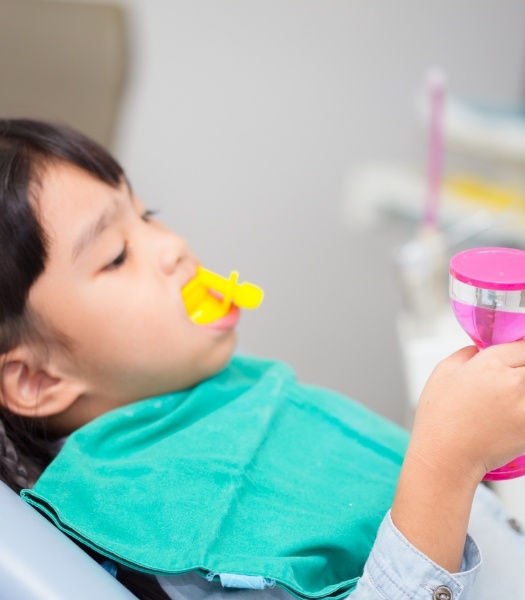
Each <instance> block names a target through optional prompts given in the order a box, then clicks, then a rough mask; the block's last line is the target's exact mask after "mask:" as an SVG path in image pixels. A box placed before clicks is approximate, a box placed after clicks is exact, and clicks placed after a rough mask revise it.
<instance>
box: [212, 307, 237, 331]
mask: <svg viewBox="0 0 525 600" xmlns="http://www.w3.org/2000/svg"><path fill="white" fill-rule="evenodd" d="M240 315H241V311H240V310H239V309H238V308H237V306H235V305H234V304H232V305H231V308H230V310H229V312H228V314H227V315H225V316H224V317H221V318H220V319H217V321H212V322H211V323H206V325H204V327H207V328H208V329H218V330H221V331H226V330H228V329H233V328H234V327H235V325H237V323H238V321H239V318H240Z"/></svg>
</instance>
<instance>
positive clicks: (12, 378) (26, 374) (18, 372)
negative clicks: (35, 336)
mask: <svg viewBox="0 0 525 600" xmlns="http://www.w3.org/2000/svg"><path fill="white" fill-rule="evenodd" d="M43 362H44V361H43V358H41V357H39V356H38V355H37V354H36V353H35V352H34V351H33V350H31V349H30V348H28V347H23V348H22V347H19V348H16V349H14V350H12V351H11V352H9V353H8V354H7V357H6V358H5V360H4V362H3V364H2V366H1V372H0V374H1V380H2V381H1V383H2V387H1V390H2V394H1V398H2V401H3V404H4V406H5V408H7V410H9V411H10V412H12V413H15V414H18V415H21V416H24V417H49V416H51V415H55V414H58V413H61V412H62V411H64V410H66V409H67V408H69V406H71V404H73V402H75V400H76V399H77V397H78V393H79V390H78V388H77V386H76V385H75V384H74V382H73V381H69V380H68V379H67V378H64V377H62V376H60V374H58V373H53V369H52V368H51V367H50V366H49V365H45V364H43Z"/></svg>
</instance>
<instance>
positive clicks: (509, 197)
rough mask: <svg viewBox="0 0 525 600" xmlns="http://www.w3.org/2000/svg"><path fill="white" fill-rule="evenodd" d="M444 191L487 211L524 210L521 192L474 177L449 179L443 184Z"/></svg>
mask: <svg viewBox="0 0 525 600" xmlns="http://www.w3.org/2000/svg"><path fill="white" fill-rule="evenodd" d="M445 190H446V191H448V192H450V193H452V194H453V195H455V196H457V197H459V198H462V199H464V200H467V201H471V202H473V203H475V204H477V205H479V206H480V207H482V208H487V209H489V210H493V211H506V210H519V211H524V210H525V196H524V194H523V192H522V191H521V190H519V189H517V188H515V187H511V186H503V185H498V184H493V183H488V182H486V181H483V180H482V179H479V178H476V177H469V176H463V177H454V178H450V179H448V180H447V181H446V183H445Z"/></svg>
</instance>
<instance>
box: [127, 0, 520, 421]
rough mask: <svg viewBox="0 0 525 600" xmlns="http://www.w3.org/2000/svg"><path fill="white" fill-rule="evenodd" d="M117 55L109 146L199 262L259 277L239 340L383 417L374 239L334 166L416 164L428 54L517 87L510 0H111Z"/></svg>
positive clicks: (384, 312)
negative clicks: (113, 132)
mask: <svg viewBox="0 0 525 600" xmlns="http://www.w3.org/2000/svg"><path fill="white" fill-rule="evenodd" d="M121 1H122V3H123V4H125V5H127V6H128V7H129V9H130V17H131V25H132V29H133V33H134V45H133V59H134V64H133V70H132V73H131V75H132V79H131V82H130V87H129V95H128V98H127V102H126V106H125V110H124V113H123V116H122V119H121V123H120V125H121V129H120V137H119V140H118V144H117V155H118V156H119V158H120V159H121V161H122V162H123V164H124V165H125V167H126V169H127V172H128V174H129V176H130V178H131V180H132V182H133V184H134V187H135V188H136V189H137V190H138V192H139V193H140V194H141V196H142V197H143V199H144V200H145V203H146V204H147V205H148V206H149V207H151V208H160V209H161V214H162V218H163V219H164V220H165V221H166V222H167V223H168V224H169V225H170V226H172V227H174V228H175V229H177V230H178V231H179V232H181V233H182V234H184V235H185V236H187V238H188V239H189V240H190V241H191V243H192V245H193V247H194V249H195V250H196V252H197V253H198V254H199V255H200V256H201V258H202V260H203V262H204V263H205V264H206V265H208V266H209V267H210V268H212V269H215V270H218V271H221V272H224V273H228V272H229V271H230V270H231V269H238V270H239V271H240V272H241V278H243V277H244V278H247V279H250V280H252V281H254V282H256V283H258V284H260V285H261V286H263V287H264V289H265V291H266V300H265V302H264V304H263V307H262V308H261V309H260V310H258V311H256V312H254V313H247V314H245V315H244V317H243V322H242V324H241V327H240V334H241V346H242V347H243V348H244V349H246V350H248V351H250V352H254V353H257V354H262V355H267V356H274V357H278V358H281V359H284V360H286V361H288V362H290V363H291V364H292V365H293V366H294V367H295V368H296V370H297V371H298V373H299V376H300V377H301V379H303V380H304V381H308V382H313V383H318V384H322V385H329V386H331V387H333V388H335V389H337V390H341V391H343V392H345V393H347V394H349V395H351V396H354V397H356V398H358V399H359V400H361V401H362V402H364V403H366V404H368V405H369V406H371V407H373V408H374V409H377V410H379V411H380V412H382V413H383V414H386V415H388V416H390V417H393V418H395V419H398V420H400V419H401V410H402V406H403V396H404V393H405V392H404V384H403V378H402V374H401V363H400V358H399V353H398V349H397V341H396V336H395V331H394V322H393V319H394V315H395V313H396V311H397V308H398V306H399V298H398V292H397V289H396V288H395V285H394V280H393V276H392V274H391V271H390V267H389V265H388V254H389V251H390V249H391V247H392V245H393V244H395V243H397V242H398V241H399V240H400V239H401V238H402V236H403V235H405V233H404V232H399V231H396V230H388V229H386V230H383V231H381V232H376V233H374V234H358V233H355V232H350V231H349V229H348V228H347V227H346V226H345V224H344V222H343V219H342V218H341V214H342V203H343V201H344V187H345V177H346V175H347V173H348V172H349V171H350V170H351V169H353V168H355V167H356V166H357V165H358V164H360V163H362V162H366V161H368V160H371V159H385V160H394V161H396V162H398V161H400V160H401V161H408V162H412V163H413V164H414V165H416V166H418V165H423V162H424V161H423V156H422V148H423V146H422V140H421V132H420V131H419V129H418V126H417V124H416V120H415V118H414V114H413V105H412V96H413V92H414V89H415V88H416V86H418V85H419V84H420V82H421V80H422V76H423V72H424V70H425V69H426V67H427V66H428V65H429V64H439V65H441V66H442V67H443V68H444V69H445V70H446V72H447V73H448V77H449V82H450V87H451V88H452V89H453V91H454V93H456V94H458V95H461V96H467V97H472V98H478V99H483V100H489V101H498V102H517V101H519V100H520V99H521V95H522V92H523V91H524V86H525V68H524V66H525V65H524V61H525V47H524V46H525V34H524V26H525V3H524V2H522V1H519V0H515V1H511V0H492V1H488V0H463V1H459V2H458V1H455V0H433V1H428V2H421V1H418V0H397V1H390V2H388V1H383V2H380V1H379V0H121Z"/></svg>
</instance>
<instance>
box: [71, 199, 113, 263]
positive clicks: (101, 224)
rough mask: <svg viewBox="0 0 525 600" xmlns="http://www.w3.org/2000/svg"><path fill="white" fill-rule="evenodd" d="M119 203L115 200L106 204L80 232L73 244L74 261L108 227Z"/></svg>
mask: <svg viewBox="0 0 525 600" xmlns="http://www.w3.org/2000/svg"><path fill="white" fill-rule="evenodd" d="M118 208H119V205H118V203H117V202H115V203H113V204H112V205H111V206H108V207H107V208H106V209H105V210H103V211H102V213H101V214H100V215H99V216H98V217H97V218H96V219H95V220H94V221H92V222H91V223H89V224H88V225H87V226H86V227H85V228H84V229H83V230H82V232H81V233H80V235H79V236H78V238H77V240H76V241H75V243H74V244H73V251H72V258H73V261H76V260H77V259H78V258H79V256H80V255H81V254H82V253H83V252H85V250H86V249H87V248H88V247H89V246H90V245H91V244H93V242H94V241H95V240H96V239H97V238H98V237H99V236H100V235H101V234H102V233H103V232H104V231H105V230H106V229H107V228H108V226H109V224H110V223H111V221H112V220H113V218H114V217H115V214H116V213H117V211H118Z"/></svg>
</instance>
